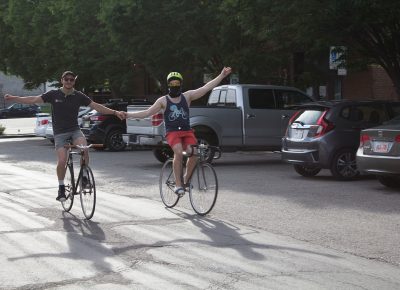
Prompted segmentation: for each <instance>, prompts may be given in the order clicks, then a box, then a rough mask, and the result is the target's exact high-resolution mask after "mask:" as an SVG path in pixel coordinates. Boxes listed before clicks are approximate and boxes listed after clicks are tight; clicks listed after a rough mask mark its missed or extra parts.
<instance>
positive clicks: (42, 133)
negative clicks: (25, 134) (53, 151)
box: [34, 113, 51, 137]
mask: <svg viewBox="0 0 400 290" xmlns="http://www.w3.org/2000/svg"><path fill="white" fill-rule="evenodd" d="M50 120H51V116H50V114H48V113H38V114H36V126H35V129H34V132H35V135H36V136H38V137H46V128H47V126H48V125H49V121H50Z"/></svg>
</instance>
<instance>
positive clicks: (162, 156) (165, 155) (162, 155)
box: [153, 146, 174, 163]
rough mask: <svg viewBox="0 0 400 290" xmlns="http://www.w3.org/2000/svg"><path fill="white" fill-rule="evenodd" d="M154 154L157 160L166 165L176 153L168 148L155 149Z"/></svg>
mask: <svg viewBox="0 0 400 290" xmlns="http://www.w3.org/2000/svg"><path fill="white" fill-rule="evenodd" d="M153 154H154V157H156V159H157V160H158V161H160V162H161V163H164V162H165V161H167V160H168V159H170V158H172V157H174V152H173V151H172V149H171V148H169V147H167V146H165V147H160V148H155V149H153Z"/></svg>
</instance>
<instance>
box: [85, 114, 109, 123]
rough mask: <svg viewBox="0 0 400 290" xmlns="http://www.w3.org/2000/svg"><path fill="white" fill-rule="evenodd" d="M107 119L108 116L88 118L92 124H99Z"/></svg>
mask: <svg viewBox="0 0 400 290" xmlns="http://www.w3.org/2000/svg"><path fill="white" fill-rule="evenodd" d="M107 118H108V116H106V115H94V116H90V118H89V119H90V121H93V122H101V121H104V120H105V119H107Z"/></svg>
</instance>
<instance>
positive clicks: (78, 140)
mask: <svg viewBox="0 0 400 290" xmlns="http://www.w3.org/2000/svg"><path fill="white" fill-rule="evenodd" d="M73 143H74V145H83V146H86V145H87V142H86V138H84V137H79V138H76V139H75V140H74V142H73ZM85 164H86V165H89V152H88V150H87V149H86V150H85Z"/></svg>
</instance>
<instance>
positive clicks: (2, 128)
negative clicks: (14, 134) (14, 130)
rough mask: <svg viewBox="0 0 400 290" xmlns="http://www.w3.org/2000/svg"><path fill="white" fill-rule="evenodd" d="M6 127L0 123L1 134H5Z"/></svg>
mask: <svg viewBox="0 0 400 290" xmlns="http://www.w3.org/2000/svg"><path fill="white" fill-rule="evenodd" d="M5 129H6V127H4V126H3V125H2V124H0V135H3V133H4V130H5Z"/></svg>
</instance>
